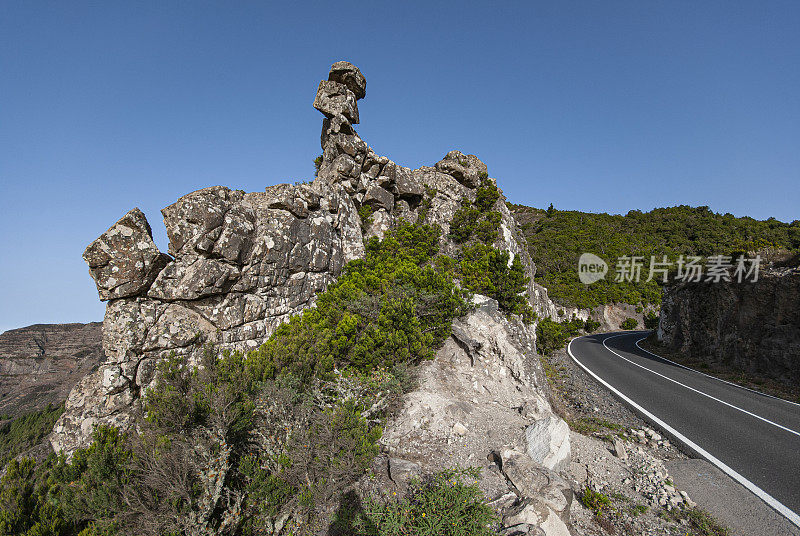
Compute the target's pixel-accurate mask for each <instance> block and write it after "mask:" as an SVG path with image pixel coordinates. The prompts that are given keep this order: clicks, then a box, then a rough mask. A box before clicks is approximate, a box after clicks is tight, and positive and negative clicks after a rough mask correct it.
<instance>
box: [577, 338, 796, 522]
mask: <svg viewBox="0 0 800 536" xmlns="http://www.w3.org/2000/svg"><path fill="white" fill-rule="evenodd" d="M615 336H616V335H615ZM607 338H610V337H607ZM573 340H575V339H573ZM606 348H607V347H606ZM567 353H568V354H569V356H570V357H571V358H572V360H573V361H575V363H577V364H578V366H579V367H581V368H582V369H583V370H585V371H586V372H587V373H588V374H589V375H590V376H592V377H593V378H594V379H595V380H597V381H598V382H600V383H601V384H602V385H604V386H606V388H608V389H609V390H610V391H611V392H613V393H614V394H615V395H617V396H618V397H619V398H620V399H622V400H624V401H625V402H626V403H627V404H629V405H630V406H632V407H633V408H635V409H636V410H637V411H639V412H641V414H642V415H644V416H646V417H647V418H648V419H650V420H651V421H653V422H654V423H655V424H657V425H658V426H660V427H661V428H662V429H663V430H666V431H667V432H669V433H670V434H672V435H673V436H674V437H675V439H677V440H678V441H681V442H683V443H684V444H685V445H686V446H687V447H689V448H690V449H692V450H694V451H695V452H696V453H697V454H699V455H700V456H702V457H703V458H705V459H706V460H708V461H709V462H711V463H712V464H714V465H716V466H717V467H718V468H719V469H720V470H722V471H723V472H724V473H725V474H727V475H728V476H729V477H731V478H733V479H734V480H736V481H737V482H739V483H740V484H741V485H742V486H744V487H745V488H747V489H749V490H750V491H751V492H752V493H753V494H755V495H756V496H757V497H758V498H759V499H761V500H762V501H764V502H765V503H767V504H768V505H769V506H770V507H772V509H774V510H775V511H776V512H778V513H779V514H781V515H782V516H783V517H785V518H786V519H788V520H789V521H791V522H792V523H793V524H794V525H796V526H798V527H800V516H799V515H797V514H796V513H794V512H793V511H792V510H790V509H789V508H788V507H787V506H785V505H784V504H782V503H781V502H779V501H778V500H777V499H775V498H774V497H773V496H772V495H770V494H769V493H767V492H766V491H764V490H763V489H761V488H759V487H758V486H756V485H755V484H753V483H752V482H750V481H749V480H747V479H746V478H745V477H743V476H742V475H740V474H739V473H737V472H736V471H734V470H733V469H731V468H730V467H728V466H727V465H725V463H723V462H722V460H719V459H717V458H715V457H714V456H712V455H711V454H710V453H709V452H708V451H706V450H705V449H704V448H702V447H701V446H700V445H698V444H697V443H695V442H694V441H692V440H690V439H689V438H688V437H686V436H684V435H683V434H681V433H680V432H678V431H677V430H675V429H674V428H673V427H671V426H670V425H668V424H667V423H665V422H664V421H662V420H661V419H659V418H658V417H656V416H655V415H653V414H652V413H650V412H649V411H647V410H646V409H644V408H643V407H642V406H640V405H639V404H637V403H636V402H634V401H633V400H631V399H630V398H628V397H627V396H625V395H624V394H622V393H621V392H620V391H619V390H618V389H616V388H615V387H612V386H611V385H610V384H609V383H608V382H606V381H605V380H603V379H602V378H601V377H600V376H598V375H597V374H595V373H594V372H592V371H591V370H589V369H588V368H587V367H586V366H585V365H584V364H583V363H581V362H580V361H578V360H577V359H576V358H575V356H574V355H573V353H572V341H569V344H568V345H567Z"/></svg>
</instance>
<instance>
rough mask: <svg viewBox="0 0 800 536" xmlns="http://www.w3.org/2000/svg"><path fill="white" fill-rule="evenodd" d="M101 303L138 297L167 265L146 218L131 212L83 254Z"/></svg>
mask: <svg viewBox="0 0 800 536" xmlns="http://www.w3.org/2000/svg"><path fill="white" fill-rule="evenodd" d="M83 259H84V260H85V261H86V263H87V264H88V265H89V272H90V273H91V274H92V278H93V279H94V282H95V284H96V285H97V292H98V294H99V295H100V299H101V300H111V299H116V298H127V297H130V296H138V295H140V294H143V293H144V292H146V291H147V289H148V288H149V287H150V285H151V284H152V283H153V281H154V280H155V278H156V276H158V273H159V272H160V271H161V269H162V268H164V266H165V265H166V264H167V261H168V257H167V256H165V255H163V254H162V253H161V252H160V251H158V248H157V247H156V245H155V243H154V242H153V233H152V231H151V230H150V225H149V224H148V223H147V219H146V218H145V217H144V214H142V211H141V210H139V209H138V208H134V209H132V210H131V211H130V212H128V213H127V214H125V215H124V216H123V217H122V218H120V219H119V221H117V223H115V224H114V225H112V226H111V227H110V228H109V229H108V231H106V232H105V233H103V234H102V235H100V237H99V238H97V240H95V241H94V242H92V243H91V244H89V246H88V247H87V248H86V251H84V252H83Z"/></svg>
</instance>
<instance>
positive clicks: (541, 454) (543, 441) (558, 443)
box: [525, 415, 570, 471]
mask: <svg viewBox="0 0 800 536" xmlns="http://www.w3.org/2000/svg"><path fill="white" fill-rule="evenodd" d="M525 437H526V438H527V439H528V455H529V456H530V457H531V458H533V459H534V460H536V461H537V462H539V463H541V464H542V465H544V466H545V467H547V468H548V469H552V470H555V471H562V470H565V469H566V468H567V467H569V461H570V457H569V455H570V445H569V427H568V426H567V423H565V422H564V421H563V420H562V419H559V418H558V417H556V416H555V415H548V416H546V417H545V418H543V419H539V420H538V421H536V422H534V423H533V424H531V425H530V426H528V427H527V428H526V429H525Z"/></svg>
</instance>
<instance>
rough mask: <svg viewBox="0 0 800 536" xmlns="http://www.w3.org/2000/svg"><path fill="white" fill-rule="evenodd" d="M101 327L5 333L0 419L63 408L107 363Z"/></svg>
mask: <svg viewBox="0 0 800 536" xmlns="http://www.w3.org/2000/svg"><path fill="white" fill-rule="evenodd" d="M101 327H102V324H100V323H99V322H92V323H90V324H36V325H33V326H28V327H25V328H20V329H12V330H9V331H6V332H5V333H2V334H0V414H9V415H14V416H16V415H18V414H20V413H26V412H29V411H32V410H36V409H41V408H43V407H45V406H47V404H60V403H61V402H63V401H64V400H65V399H66V398H67V395H68V393H69V392H70V390H71V389H72V388H73V387H74V386H75V384H77V383H78V382H79V381H80V379H81V378H83V377H84V376H85V375H86V374H88V373H90V372H91V371H92V370H93V369H94V368H95V367H97V366H98V365H99V364H100V363H101V362H102V361H103V349H102V345H101V342H100V339H101Z"/></svg>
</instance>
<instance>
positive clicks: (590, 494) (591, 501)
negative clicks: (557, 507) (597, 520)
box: [578, 486, 611, 517]
mask: <svg viewBox="0 0 800 536" xmlns="http://www.w3.org/2000/svg"><path fill="white" fill-rule="evenodd" d="M578 499H579V500H580V501H581V504H582V505H583V506H585V507H586V508H588V509H589V510H591V511H592V512H594V515H596V516H597V517H602V516H603V514H604V513H606V512H607V511H609V510H610V509H611V499H609V498H608V496H606V495H604V494H602V493H600V492H599V491H594V490H593V489H592V488H590V487H589V486H586V487H584V488H583V491H582V492H581V493H580V494H579V495H578Z"/></svg>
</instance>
